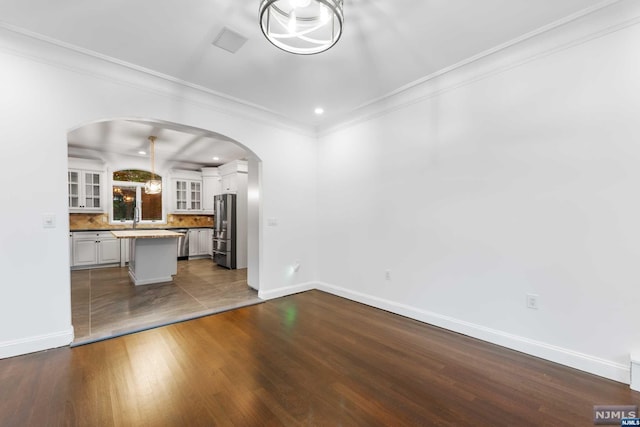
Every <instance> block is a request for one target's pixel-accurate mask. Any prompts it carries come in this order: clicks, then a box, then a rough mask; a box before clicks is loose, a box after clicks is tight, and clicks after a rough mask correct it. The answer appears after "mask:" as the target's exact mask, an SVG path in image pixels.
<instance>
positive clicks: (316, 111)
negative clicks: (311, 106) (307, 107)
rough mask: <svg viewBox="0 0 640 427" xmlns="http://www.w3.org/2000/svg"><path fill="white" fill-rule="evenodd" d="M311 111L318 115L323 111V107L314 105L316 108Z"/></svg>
mask: <svg viewBox="0 0 640 427" xmlns="http://www.w3.org/2000/svg"><path fill="white" fill-rule="evenodd" d="M313 112H314V113H316V114H317V115H320V114H322V113H324V108H322V107H316V109H315V110H313Z"/></svg>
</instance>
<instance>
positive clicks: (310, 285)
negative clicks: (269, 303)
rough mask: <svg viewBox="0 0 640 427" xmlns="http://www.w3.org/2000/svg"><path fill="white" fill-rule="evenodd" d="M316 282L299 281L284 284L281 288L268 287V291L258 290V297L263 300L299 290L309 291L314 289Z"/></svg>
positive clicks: (295, 292) (291, 293)
mask: <svg viewBox="0 0 640 427" xmlns="http://www.w3.org/2000/svg"><path fill="white" fill-rule="evenodd" d="M317 285H318V284H317V283H316V282H305V283H299V284H297V285H292V286H284V287H282V288H277V289H270V290H268V291H258V297H259V298H262V299H264V300H269V299H274V298H280V297H284V296H287V295H293V294H297V293H299V292H304V291H310V290H311V289H316V288H317V287H318V286H317Z"/></svg>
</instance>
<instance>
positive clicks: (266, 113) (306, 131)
mask: <svg viewBox="0 0 640 427" xmlns="http://www.w3.org/2000/svg"><path fill="white" fill-rule="evenodd" d="M0 30H6V31H8V32H11V33H13V34H16V35H18V36H22V37H25V38H26V39H30V40H33V41H37V42H41V43H44V44H46V45H50V46H55V47H58V48H60V49H62V51H65V52H68V53H71V54H75V55H77V56H78V57H84V58H86V59H88V60H90V61H91V60H93V61H96V62H101V63H103V64H108V65H111V66H115V67H116V68H119V69H120V71H123V70H127V71H129V73H133V74H137V75H138V76H140V75H141V76H145V77H146V78H147V81H145V82H142V81H141V79H140V78H136V77H134V76H132V75H130V76H126V75H123V74H124V73H122V72H119V73H117V72H108V71H105V70H100V71H96V69H95V68H96V67H95V66H93V67H91V66H89V65H87V64H82V63H81V62H82V61H74V62H73V63H71V62H69V61H66V60H65V59H63V58H62V57H54V58H52V55H51V54H48V57H45V55H41V54H38V53H33V52H27V51H26V50H22V49H19V48H3V47H2V46H0V50H4V51H6V52H10V53H13V54H15V55H19V56H22V57H25V58H29V59H31V60H35V61H38V62H41V63H46V64H48V65H51V66H55V67H58V68H64V69H67V70H71V71H75V72H80V73H83V74H87V75H90V76H93V77H96V78H100V79H106V80H109V81H113V82H116V83H121V84H125V85H129V86H133V87H136V88H138V89H143V90H150V91H152V92H154V93H156V94H160V95H164V96H168V97H170V98H173V99H180V100H182V101H186V102H190V103H193V104H196V105H199V106H201V107H205V108H208V109H214V110H216V111H217V112H219V113H222V114H226V115H232V116H233V115H235V116H237V117H242V118H245V119H246V118H250V119H251V120H255V121H258V122H260V123H262V124H265V125H267V126H271V127H277V128H280V129H282V130H286V131H292V132H296V133H301V134H303V135H305V136H310V137H314V136H315V135H316V132H315V128H314V126H312V125H308V124H304V123H299V122H295V121H293V120H291V119H290V118H288V117H286V116H283V115H282V114H280V113H277V112H275V111H273V110H270V109H267V108H265V107H262V106H260V105H257V104H253V103H250V102H247V101H244V100H242V99H239V98H235V97H232V96H230V95H226V94H224V93H221V92H217V91H215V90H212V89H209V88H206V87H204V86H201V85H197V84H194V83H190V82H187V81H185V80H182V79H179V78H176V77H173V76H170V75H167V74H163V73H160V72H157V71H154V70H151V69H148V68H145V67H141V66H138V65H135V64H132V63H129V62H126V61H122V60H119V59H117V58H113V57H111V56H108V55H103V54H101V53H98V52H95V51H93V50H90V49H86V48H83V47H79V46H76V45H73V44H70V43H67V42H64V41H61V40H57V39H54V38H51V37H48V36H45V35H43V34H40V33H36V32H33V31H30V30H27V29H25V28H22V27H18V26H15V25H12V24H9V23H7V22H4V21H0ZM86 59H85V61H86ZM154 82H164V83H165V85H166V83H169V85H171V86H173V87H174V88H175V87H178V88H182V89H183V91H182V93H179V94H178V93H176V90H170V89H168V88H167V87H166V86H165V87H161V85H158V84H157V83H156V84H154ZM184 89H187V90H188V91H189V94H188V95H187V93H186V92H184ZM203 95H204V97H203Z"/></svg>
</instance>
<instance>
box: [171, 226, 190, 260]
mask: <svg viewBox="0 0 640 427" xmlns="http://www.w3.org/2000/svg"><path fill="white" fill-rule="evenodd" d="M173 231H175V232H176V233H183V234H184V236H180V237H178V238H177V239H176V240H177V241H178V259H189V230H188V229H186V228H184V229H182V228H181V229H179V230H173Z"/></svg>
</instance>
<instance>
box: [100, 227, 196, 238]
mask: <svg viewBox="0 0 640 427" xmlns="http://www.w3.org/2000/svg"><path fill="white" fill-rule="evenodd" d="M111 234H113V235H114V236H115V237H116V238H117V239H130V238H136V239H164V238H168V237H169V238H177V237H182V236H184V233H176V232H175V231H170V230H139V229H136V230H111Z"/></svg>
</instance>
